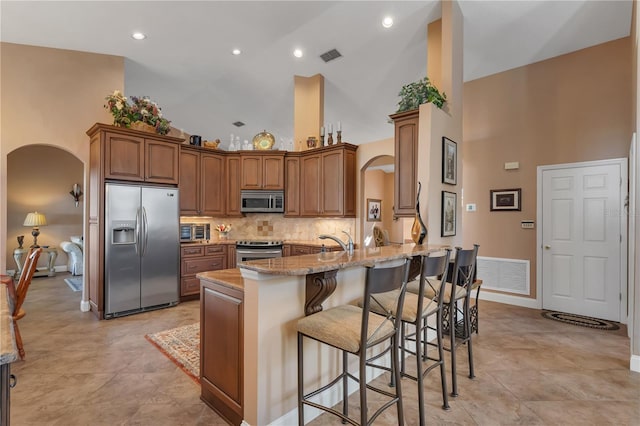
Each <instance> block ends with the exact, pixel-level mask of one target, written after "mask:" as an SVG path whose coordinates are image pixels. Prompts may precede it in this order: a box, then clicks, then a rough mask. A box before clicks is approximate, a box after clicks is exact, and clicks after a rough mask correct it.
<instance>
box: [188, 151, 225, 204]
mask: <svg viewBox="0 0 640 426" xmlns="http://www.w3.org/2000/svg"><path fill="white" fill-rule="evenodd" d="M225 181H226V179H225V157H224V155H222V154H217V153H213V152H206V151H203V150H202V149H200V148H192V147H186V146H184V147H182V150H181V152H180V214H181V215H183V216H198V215H200V216H214V215H215V216H224V214H225V209H224V207H225V202H224V201H225V198H226V195H227V194H226V190H225V186H224V185H225Z"/></svg>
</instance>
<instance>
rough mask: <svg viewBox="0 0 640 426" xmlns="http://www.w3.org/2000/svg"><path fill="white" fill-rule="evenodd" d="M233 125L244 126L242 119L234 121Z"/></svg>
mask: <svg viewBox="0 0 640 426" xmlns="http://www.w3.org/2000/svg"><path fill="white" fill-rule="evenodd" d="M233 125H234V126H236V127H242V126H244V123H243V122H242V121H236V122H235V123H233Z"/></svg>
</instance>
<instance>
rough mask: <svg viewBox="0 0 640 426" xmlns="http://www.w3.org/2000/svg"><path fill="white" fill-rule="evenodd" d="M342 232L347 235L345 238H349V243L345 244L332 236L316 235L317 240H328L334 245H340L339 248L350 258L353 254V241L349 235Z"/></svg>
mask: <svg viewBox="0 0 640 426" xmlns="http://www.w3.org/2000/svg"><path fill="white" fill-rule="evenodd" d="M342 232H343V233H345V234H347V237H349V241H348V242H347V243H346V244H345V243H344V241H342V240H341V239H340V238H338V237H335V236H333V235H326V234H322V235H318V238H320V239H321V240H324V239H326V238H328V239H330V240H333V241H335V242H336V243H338V244H340V247H342V250H344V251H346V252H347V254H348V255H349V256H351V255H352V254H353V239H352V238H351V235H349V233H348V232H347V231H342Z"/></svg>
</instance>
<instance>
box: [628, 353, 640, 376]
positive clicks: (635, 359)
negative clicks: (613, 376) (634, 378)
mask: <svg viewBox="0 0 640 426" xmlns="http://www.w3.org/2000/svg"><path fill="white" fill-rule="evenodd" d="M629 370H631V371H635V372H637V373H640V355H631V362H630V363H629Z"/></svg>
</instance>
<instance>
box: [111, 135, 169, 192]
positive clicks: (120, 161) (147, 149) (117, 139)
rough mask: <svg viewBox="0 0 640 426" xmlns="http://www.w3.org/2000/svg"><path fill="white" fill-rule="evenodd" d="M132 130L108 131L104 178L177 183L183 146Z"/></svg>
mask: <svg viewBox="0 0 640 426" xmlns="http://www.w3.org/2000/svg"><path fill="white" fill-rule="evenodd" d="M132 132H134V131H131V130H128V129H127V130H125V132H121V131H106V132H105V134H104V171H105V174H104V177H105V179H117V180H127V181H136V182H152V183H166V184H172V185H175V184H177V183H178V179H179V178H178V154H179V152H180V146H179V145H177V144H176V143H175V142H166V141H163V140H160V139H157V138H156V136H155V135H153V134H150V133H146V134H145V132H136V133H132ZM141 133H142V134H141ZM147 135H150V136H147Z"/></svg>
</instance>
